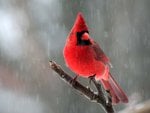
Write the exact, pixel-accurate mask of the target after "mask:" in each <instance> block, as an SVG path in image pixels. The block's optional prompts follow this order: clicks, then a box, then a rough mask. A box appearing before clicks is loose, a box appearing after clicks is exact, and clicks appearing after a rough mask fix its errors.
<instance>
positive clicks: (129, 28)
mask: <svg viewBox="0 0 150 113" xmlns="http://www.w3.org/2000/svg"><path fill="white" fill-rule="evenodd" d="M149 6H150V0H93V1H92V0H0V113H93V112H94V113H102V112H103V110H102V108H101V107H100V106H99V105H97V104H95V103H91V102H90V101H89V100H87V99H85V98H84V97H83V96H82V95H80V94H79V93H78V92H76V91H75V90H73V89H72V88H71V87H69V86H68V85H67V84H66V83H64V81H62V80H61V79H60V78H59V77H58V76H57V75H56V73H55V72H53V71H52V70H51V69H50V68H49V60H54V61H56V62H57V63H58V64H60V65H61V66H62V67H63V68H64V70H66V71H67V72H68V73H70V74H72V75H74V74H73V73H72V72H71V71H69V69H67V68H66V66H65V63H64V60H63V55H62V50H63V46H64V44H65V40H66V37H67V35H68V33H69V31H70V29H71V28H72V26H73V23H74V21H75V18H76V15H77V13H78V12H82V13H83V15H84V17H85V20H86V22H87V24H88V26H89V29H90V35H91V36H92V37H93V38H94V39H95V40H96V41H97V42H98V43H99V44H100V46H101V48H102V49H103V50H104V51H105V53H106V55H108V56H109V57H110V59H111V62H112V64H113V68H112V69H111V72H112V73H113V75H114V77H115V79H116V80H117V81H118V83H119V84H120V85H121V86H122V87H123V89H124V90H125V92H126V93H127V95H128V96H129V100H130V102H129V103H128V104H119V105H117V106H115V109H116V110H117V111H119V110H122V109H124V108H126V107H128V106H130V107H132V106H134V105H136V104H138V103H141V102H143V101H146V100H148V99H149V98H150V76H149V74H150V69H149V68H150V12H149V11H150V7H149ZM79 80H80V81H81V82H82V81H83V82H84V83H85V82H86V81H88V80H85V79H83V78H80V79H79Z"/></svg>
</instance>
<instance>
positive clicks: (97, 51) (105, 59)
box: [91, 42, 112, 67]
mask: <svg viewBox="0 0 150 113" xmlns="http://www.w3.org/2000/svg"><path fill="white" fill-rule="evenodd" d="M91 46H92V48H93V50H94V51H95V59H96V60H100V61H102V62H103V63H104V64H108V65H109V66H110V67H112V65H111V63H110V60H109V58H108V57H107V56H106V55H105V53H104V52H103V50H102V49H101V48H100V46H99V45H98V44H97V43H96V42H93V44H92V45H91Z"/></svg>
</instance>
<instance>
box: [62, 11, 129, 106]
mask: <svg viewBox="0 0 150 113" xmlns="http://www.w3.org/2000/svg"><path fill="white" fill-rule="evenodd" d="M63 56H64V60H65V63H66V65H67V66H68V68H69V69H70V70H71V71H72V72H74V73H75V74H76V75H77V76H80V77H84V78H89V77H91V76H94V77H95V80H96V81H99V82H100V83H101V84H102V85H103V87H104V89H105V90H106V91H109V92H110V95H111V97H112V103H113V104H117V103H120V102H121V103H128V97H127V95H126V94H125V92H124V91H123V90H122V88H121V87H120V86H119V84H118V83H117V82H116V81H115V79H114V77H113V76H112V74H111V73H110V68H111V63H110V59H109V58H108V57H107V56H106V54H105V53H104V51H103V50H102V49H101V47H100V45H99V44H98V43H97V42H96V41H94V39H93V38H92V37H91V36H90V34H89V29H88V26H87V24H86V21H85V19H84V17H83V14H82V13H81V12H79V13H78V14H77V17H76V20H75V22H74V25H73V27H72V29H71V31H70V33H69V34H68V36H67V39H66V43H65V46H64V49H63Z"/></svg>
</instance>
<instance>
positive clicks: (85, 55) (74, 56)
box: [64, 46, 105, 77]
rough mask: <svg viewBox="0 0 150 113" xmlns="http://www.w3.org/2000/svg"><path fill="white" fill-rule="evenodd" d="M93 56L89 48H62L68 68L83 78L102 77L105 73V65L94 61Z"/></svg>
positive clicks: (93, 53)
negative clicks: (95, 75) (96, 75)
mask: <svg viewBox="0 0 150 113" xmlns="http://www.w3.org/2000/svg"><path fill="white" fill-rule="evenodd" d="M95 54H96V53H95V52H94V51H93V49H91V48H90V46H65V48H64V58H65V61H66V63H67V65H68V67H69V68H70V69H71V70H72V71H73V72H75V73H76V74H79V75H82V76H84V77H89V76H91V75H94V74H98V75H102V74H103V73H104V71H105V65H104V64H103V63H102V62H101V61H97V60H96V59H95Z"/></svg>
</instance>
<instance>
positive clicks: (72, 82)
mask: <svg viewBox="0 0 150 113" xmlns="http://www.w3.org/2000/svg"><path fill="white" fill-rule="evenodd" d="M77 78H78V75H76V76H75V77H74V78H73V79H72V80H71V81H70V83H71V85H75V82H76V80H77Z"/></svg>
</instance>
